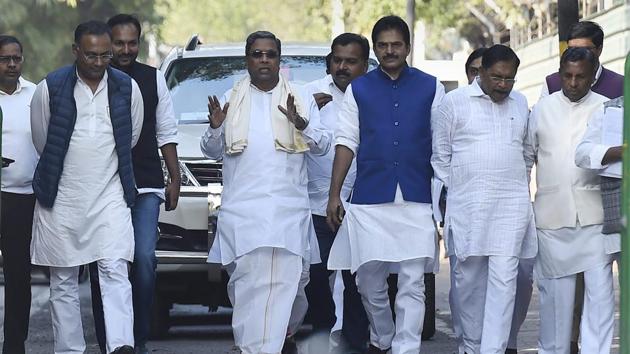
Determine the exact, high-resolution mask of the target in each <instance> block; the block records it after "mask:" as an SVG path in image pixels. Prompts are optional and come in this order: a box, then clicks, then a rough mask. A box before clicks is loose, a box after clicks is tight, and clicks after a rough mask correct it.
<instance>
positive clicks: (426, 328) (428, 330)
mask: <svg viewBox="0 0 630 354" xmlns="http://www.w3.org/2000/svg"><path fill="white" fill-rule="evenodd" d="M424 295H425V300H424V325H423V326H422V340H427V339H429V338H431V337H433V336H434V335H435V274H433V273H425V274H424Z"/></svg>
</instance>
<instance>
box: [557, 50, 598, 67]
mask: <svg viewBox="0 0 630 354" xmlns="http://www.w3.org/2000/svg"><path fill="white" fill-rule="evenodd" d="M582 60H586V61H587V62H588V63H589V64H590V65H591V69H592V70H593V72H595V69H596V68H597V57H596V56H595V54H593V52H591V51H590V50H588V49H587V48H583V47H571V48H567V50H565V51H564V53H562V56H561V57H560V70H562V66H563V65H564V64H566V63H569V62H571V63H575V62H578V61H582Z"/></svg>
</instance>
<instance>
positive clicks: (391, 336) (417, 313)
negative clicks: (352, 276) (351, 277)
mask: <svg viewBox="0 0 630 354" xmlns="http://www.w3.org/2000/svg"><path fill="white" fill-rule="evenodd" d="M426 263H427V258H416V259H410V260H405V261H402V262H399V263H390V262H380V261H371V262H367V263H364V264H363V265H361V266H360V267H359V269H357V278H356V279H357V288H358V290H359V293H360V294H361V299H362V301H363V306H364V307H365V312H366V313H367V317H368V320H369V321H370V343H371V344H372V345H374V346H376V347H378V348H380V349H388V348H390V347H391V348H392V354H418V353H420V343H421V334H422V325H423V322H424V299H425V295H424V268H425V266H426ZM393 264H396V265H398V266H399V271H398V293H397V294H396V302H395V304H394V305H395V306H394V310H395V312H396V323H395V324H394V320H393V317H392V311H391V307H390V304H389V296H388V294H387V289H388V286H387V277H388V276H389V272H390V269H391V266H392V265H393Z"/></svg>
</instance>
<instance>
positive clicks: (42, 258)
mask: <svg viewBox="0 0 630 354" xmlns="http://www.w3.org/2000/svg"><path fill="white" fill-rule="evenodd" d="M101 24H102V26H105V27H104V29H103V27H102V26H101ZM77 32H78V33H79V34H80V36H79V38H80V40H79V42H78V43H75V44H74V46H73V49H74V53H75V56H76V58H77V61H76V84H75V86H74V95H73V97H74V100H75V102H76V123H75V124H74V129H73V131H72V136H71V138H70V141H69V146H68V150H67V153H66V155H65V159H64V160H63V171H62V173H61V177H60V180H59V183H58V190H57V196H56V198H55V200H54V204H53V206H52V207H50V208H49V207H45V206H44V205H43V204H42V203H41V202H40V200H39V196H38V201H37V203H36V205H35V215H34V221H33V240H32V243H31V261H32V263H33V264H36V265H42V266H48V267H50V305H51V314H52V320H53V332H54V340H55V348H54V352H55V353H56V354H57V353H58V354H70V353H76V354H79V353H83V352H84V351H85V341H84V338H83V328H82V324H81V314H80V306H79V287H78V275H79V266H80V265H84V264H88V263H92V262H97V263H98V270H99V277H100V280H101V283H100V286H101V293H102V300H103V305H104V309H105V311H104V314H105V326H106V328H107V340H106V341H107V351H108V352H113V351H114V350H116V349H117V348H121V347H126V348H127V346H130V347H128V348H131V350H133V343H134V340H133V309H132V300H131V284H130V283H129V279H128V272H127V267H128V262H130V261H132V260H133V250H134V240H133V227H132V223H131V211H130V209H129V207H128V205H127V203H126V202H125V198H124V197H123V194H124V192H123V186H122V184H121V177H119V172H118V170H119V164H118V155H117V150H116V149H117V144H116V141H115V137H114V133H113V126H112V119H110V115H111V114H112V113H110V111H109V106H110V102H109V97H108V85H109V83H108V75H111V73H112V72H111V71H105V70H106V68H107V64H108V62H109V58H111V57H110V55H111V54H110V53H111V38H110V36H109V34H108V28H107V25H106V24H104V23H100V22H96V24H95V22H88V23H86V24H81V25H79V27H78V28H77ZM86 53H87V54H86ZM95 57H96V59H95ZM99 73H100V75H99ZM118 75H121V76H122V75H124V74H122V73H120V72H119V74H118ZM99 76H100V79H99ZM124 77H126V76H124ZM127 78H128V77H127ZM128 79H129V80H130V81H131V87H132V91H131V100H130V101H131V103H130V104H131V106H130V112H131V117H129V119H130V120H131V133H132V136H131V146H133V145H135V143H136V142H137V140H138V137H139V135H140V130H141V129H142V120H143V105H142V95H141V93H140V90H139V88H138V86H137V84H136V83H135V81H133V80H131V78H128ZM53 98H54V97H49V87H48V82H47V80H43V81H42V82H40V83H39V84H38V85H37V89H36V91H35V94H34V96H33V100H32V102H31V127H32V133H33V144H34V145H35V148H36V149H37V151H38V152H39V153H40V154H43V153H44V150H45V148H47V149H48V148H50V147H49V144H52V142H51V141H50V139H49V138H50V137H51V136H52V135H50V134H49V129H48V128H49V123H50V120H51V115H52V114H54V113H55V112H52V113H51V109H50V107H51V104H50V102H51V100H53ZM42 156H43V155H42ZM40 161H41V160H40ZM40 163H41V162H40ZM36 176H37V174H36ZM36 196H37V193H36ZM121 353H124V351H122V352H121Z"/></svg>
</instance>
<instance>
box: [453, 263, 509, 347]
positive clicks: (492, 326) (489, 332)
mask: <svg viewBox="0 0 630 354" xmlns="http://www.w3.org/2000/svg"><path fill="white" fill-rule="evenodd" d="M518 261H519V259H518V257H508V256H486V257H476V256H475V257H468V258H467V259H466V260H465V261H462V260H458V261H457V264H456V266H455V283H456V289H457V293H456V296H457V300H456V301H457V306H458V308H459V313H460V319H461V324H462V330H463V342H464V348H465V351H466V352H467V353H483V354H503V353H504V352H505V349H506V347H507V341H508V336H509V334H510V333H509V331H510V327H511V323H512V313H513V311H514V295H515V293H516V277H517V274H518Z"/></svg>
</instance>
